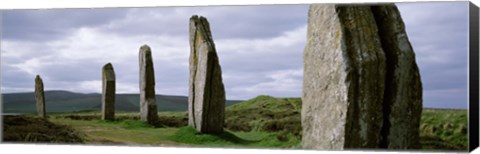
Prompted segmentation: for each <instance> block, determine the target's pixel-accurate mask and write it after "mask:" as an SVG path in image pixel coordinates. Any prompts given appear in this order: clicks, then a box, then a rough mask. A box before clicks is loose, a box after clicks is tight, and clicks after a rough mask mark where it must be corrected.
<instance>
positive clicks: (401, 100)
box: [302, 5, 422, 149]
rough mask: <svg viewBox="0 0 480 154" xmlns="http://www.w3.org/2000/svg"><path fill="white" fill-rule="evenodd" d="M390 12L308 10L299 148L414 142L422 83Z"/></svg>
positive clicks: (396, 19)
mask: <svg viewBox="0 0 480 154" xmlns="http://www.w3.org/2000/svg"><path fill="white" fill-rule="evenodd" d="M392 6H393V5H388V6H386V7H384V6H376V7H370V6H367V5H311V6H310V10H309V14H308V15H309V19H308V34H307V45H306V47H305V51H304V81H303V96H302V103H303V104H302V129H303V134H302V145H303V146H304V147H305V148H315V149H344V148H353V149H356V148H382V147H385V148H413V147H412V146H407V144H411V143H418V133H416V132H418V123H417V119H418V120H419V118H420V114H419V113H420V112H421V91H422V89H421V82H420V78H419V74H418V68H417V66H416V64H415V58H414V54H413V50H412V49H411V46H410V44H409V42H408V39H407V37H406V33H405V31H404V28H403V22H402V21H401V17H400V16H399V13H398V10H396V8H395V7H394V6H393V7H392ZM372 10H373V11H372ZM380 12H383V13H380ZM399 25H401V26H399ZM392 28H393V29H392ZM396 28H398V29H396ZM407 70H408V71H407ZM407 93H408V94H407ZM407 97H409V98H407ZM418 105H420V106H418ZM419 111H420V112H419ZM411 119H413V120H412V121H410V120H411ZM402 126H403V127H405V126H408V127H407V128H402ZM393 127H395V128H393ZM414 127H415V128H414ZM405 129H411V130H405ZM415 134H416V135H415ZM406 136H412V137H406ZM413 136H417V137H413ZM394 140H395V141H394ZM417 145H418V144H417Z"/></svg>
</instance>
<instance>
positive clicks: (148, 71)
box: [139, 45, 158, 124]
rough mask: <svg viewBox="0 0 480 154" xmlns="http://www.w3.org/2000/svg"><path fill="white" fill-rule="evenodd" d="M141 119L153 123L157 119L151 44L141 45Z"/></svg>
mask: <svg viewBox="0 0 480 154" xmlns="http://www.w3.org/2000/svg"><path fill="white" fill-rule="evenodd" d="M139 60H140V119H141V120H142V121H147V122H148V123H150V124H153V123H155V122H156V121H157V119H158V115H157V102H156V99H155V72H154V69H153V61H152V51H151V49H150V47H149V46H147V45H143V46H142V47H140V54H139Z"/></svg>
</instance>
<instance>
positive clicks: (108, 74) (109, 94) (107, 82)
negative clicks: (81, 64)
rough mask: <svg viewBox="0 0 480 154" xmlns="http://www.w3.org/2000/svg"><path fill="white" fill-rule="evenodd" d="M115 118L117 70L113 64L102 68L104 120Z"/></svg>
mask: <svg viewBox="0 0 480 154" xmlns="http://www.w3.org/2000/svg"><path fill="white" fill-rule="evenodd" d="M114 119H115V71H114V70H113V66H112V64H110V63H108V64H105V65H104V66H103V68H102V120H114Z"/></svg>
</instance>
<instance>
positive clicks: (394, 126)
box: [372, 4, 422, 149]
mask: <svg viewBox="0 0 480 154" xmlns="http://www.w3.org/2000/svg"><path fill="white" fill-rule="evenodd" d="M372 12H373V14H374V16H375V19H376V23H377V27H378V29H379V36H380V39H381V42H382V48H383V50H384V51H385V55H386V60H387V74H386V78H387V80H386V84H385V95H384V103H385V104H384V127H383V129H382V136H383V138H382V142H381V145H380V147H382V148H389V149H418V148H420V142H419V138H420V137H419V135H420V134H419V133H420V132H419V127H420V118H421V114H422V83H421V80H420V73H419V70H418V66H417V64H416V62H415V53H414V52H413V49H412V46H411V45H410V42H409V41H408V37H407V33H406V32H405V25H404V23H403V20H402V17H401V16H400V12H399V11H398V9H397V7H396V6H395V5H393V4H391V5H377V6H372Z"/></svg>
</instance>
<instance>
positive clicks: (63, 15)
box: [2, 8, 126, 41]
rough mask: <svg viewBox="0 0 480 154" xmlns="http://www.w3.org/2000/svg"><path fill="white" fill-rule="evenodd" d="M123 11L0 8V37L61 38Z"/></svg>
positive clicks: (26, 38) (123, 13)
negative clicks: (0, 34)
mask: <svg viewBox="0 0 480 154" xmlns="http://www.w3.org/2000/svg"><path fill="white" fill-rule="evenodd" d="M125 15H126V9H123V8H113V9H44V10H4V11H2V39H6V40H22V41H26V40H30V41H48V40H53V39H62V38H63V37H65V36H66V35H68V34H69V32H72V31H74V30H76V29H77V28H81V27H85V26H98V25H102V24H106V23H108V22H109V21H111V20H114V19H115V18H122V17H123V16H125Z"/></svg>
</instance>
